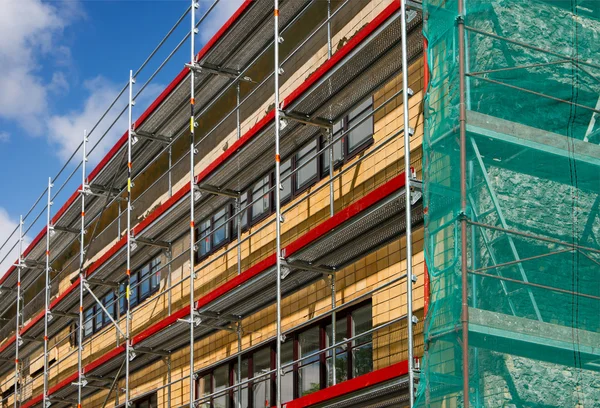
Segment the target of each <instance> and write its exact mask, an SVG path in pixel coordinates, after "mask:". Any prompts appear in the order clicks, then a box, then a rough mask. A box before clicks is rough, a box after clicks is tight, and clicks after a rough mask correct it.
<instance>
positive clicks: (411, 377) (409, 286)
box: [400, 0, 415, 407]
mask: <svg viewBox="0 0 600 408" xmlns="http://www.w3.org/2000/svg"><path fill="white" fill-rule="evenodd" d="M400 14H401V15H400V19H401V22H402V31H401V33H400V35H401V36H402V108H403V116H404V177H405V179H404V180H405V183H404V187H405V188H404V190H405V192H406V195H405V202H406V204H405V207H406V211H405V213H406V276H407V279H406V282H407V283H406V310H407V323H406V326H407V328H408V392H409V398H410V406H411V407H412V406H413V404H414V401H415V386H414V381H415V373H414V360H413V324H414V323H413V304H412V303H413V283H414V278H413V272H412V214H411V213H412V211H411V180H412V171H411V167H410V133H411V132H410V126H409V117H408V56H407V48H406V0H401V10H400Z"/></svg>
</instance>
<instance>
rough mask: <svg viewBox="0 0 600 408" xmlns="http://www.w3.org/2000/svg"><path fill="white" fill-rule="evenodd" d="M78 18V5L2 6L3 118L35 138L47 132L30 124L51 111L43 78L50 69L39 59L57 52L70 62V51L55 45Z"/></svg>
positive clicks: (36, 2) (31, 1)
mask: <svg viewBox="0 0 600 408" xmlns="http://www.w3.org/2000/svg"><path fill="white" fill-rule="evenodd" d="M79 14H80V11H79V5H78V3H77V2H56V3H47V2H42V0H20V1H5V2H2V12H1V13H0V66H1V67H2V75H1V76H0V118H4V119H8V120H13V121H15V122H17V123H18V124H20V125H21V126H22V127H23V128H24V129H25V130H27V131H28V132H29V133H30V134H32V135H41V134H42V133H43V130H44V129H43V128H42V127H40V126H39V125H36V122H37V121H33V120H31V117H32V116H34V115H40V112H42V113H43V112H46V111H47V107H48V91H49V89H48V87H47V86H46V84H45V81H44V79H43V75H42V74H43V71H42V70H44V69H46V70H47V69H48V67H44V66H43V65H42V64H40V59H41V58H42V57H44V56H46V55H48V54H49V53H50V52H52V53H53V55H54V53H55V52H56V50H57V49H58V50H59V54H60V60H61V61H63V62H64V61H65V60H67V59H68V58H69V56H70V53H69V50H68V48H66V47H64V46H57V44H56V42H57V39H58V38H59V37H60V35H61V34H62V32H63V30H64V29H65V27H66V26H67V25H69V24H70V23H71V22H72V21H73V18H74V17H75V16H77V15H79ZM58 79H59V78H57V80H58ZM53 82H54V83H55V85H56V84H57V83H56V82H55V81H53ZM63 88H64V86H63Z"/></svg>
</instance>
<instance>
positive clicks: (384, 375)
mask: <svg viewBox="0 0 600 408" xmlns="http://www.w3.org/2000/svg"><path fill="white" fill-rule="evenodd" d="M407 374H408V361H407V360H404V361H401V362H399V363H396V364H393V365H391V366H389V367H385V368H381V369H379V370H376V371H372V372H370V373H367V374H363V375H361V376H359V377H356V378H353V379H351V380H348V381H344V382H342V383H339V384H336V385H332V386H331V387H328V388H325V389H323V390H321V391H317V392H315V393H312V394H309V395H306V396H304V397H301V398H298V399H295V400H293V401H290V402H288V403H285V404H283V407H284V408H303V407H309V406H311V405H314V404H319V403H321V402H325V401H328V400H331V399H333V398H337V397H341V396H343V395H346V394H349V393H351V392H355V391H358V390H361V389H363V388H367V387H371V386H373V385H376V384H380V383H382V382H385V381H389V380H392V379H394V378H397V377H400V376H402V375H407Z"/></svg>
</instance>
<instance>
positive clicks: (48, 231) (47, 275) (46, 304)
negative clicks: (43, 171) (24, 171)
mask: <svg viewBox="0 0 600 408" xmlns="http://www.w3.org/2000/svg"><path fill="white" fill-rule="evenodd" d="M51 208H52V178H51V177H48V202H47V204H46V273H45V280H44V288H45V297H44V393H43V395H42V398H43V407H44V408H45V407H46V403H47V402H48V318H49V314H50V234H51V232H52V226H51V225H50V213H51Z"/></svg>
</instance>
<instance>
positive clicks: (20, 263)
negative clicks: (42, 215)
mask: <svg viewBox="0 0 600 408" xmlns="http://www.w3.org/2000/svg"><path fill="white" fill-rule="evenodd" d="M22 266H23V216H22V215H21V216H20V217H19V260H18V261H17V318H16V320H17V328H16V332H15V340H16V341H15V393H14V402H15V404H14V406H15V408H17V407H18V406H19V405H20V404H21V401H20V398H19V379H20V377H21V375H20V374H21V373H20V364H21V363H20V361H19V345H20V343H21V268H22Z"/></svg>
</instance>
